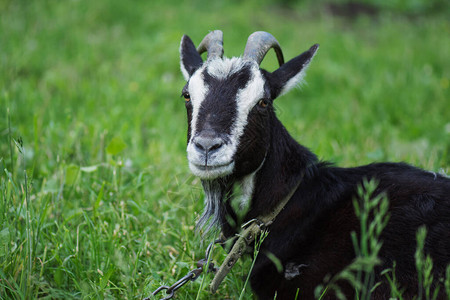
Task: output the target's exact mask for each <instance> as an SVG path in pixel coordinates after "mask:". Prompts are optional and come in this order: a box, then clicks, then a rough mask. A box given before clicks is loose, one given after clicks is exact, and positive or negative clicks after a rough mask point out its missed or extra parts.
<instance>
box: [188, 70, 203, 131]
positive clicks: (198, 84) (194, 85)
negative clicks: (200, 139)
mask: <svg viewBox="0 0 450 300" xmlns="http://www.w3.org/2000/svg"><path fill="white" fill-rule="evenodd" d="M203 69H204V68H203V67H202V68H200V69H199V70H197V71H196V72H195V73H194V74H193V75H192V77H191V79H190V81H189V94H190V95H191V104H192V120H191V136H194V135H195V132H196V126H197V119H198V112H199V110H200V107H201V104H202V102H203V100H205V96H206V94H207V93H208V87H207V86H206V85H205V83H204V81H203V78H202V72H203Z"/></svg>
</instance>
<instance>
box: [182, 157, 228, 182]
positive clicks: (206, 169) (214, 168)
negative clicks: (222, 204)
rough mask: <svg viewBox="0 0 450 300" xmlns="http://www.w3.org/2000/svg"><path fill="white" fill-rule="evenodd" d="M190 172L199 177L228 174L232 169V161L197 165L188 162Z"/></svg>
mask: <svg viewBox="0 0 450 300" xmlns="http://www.w3.org/2000/svg"><path fill="white" fill-rule="evenodd" d="M189 167H190V169H191V171H192V173H193V174H194V175H196V176H198V177H200V178H204V179H214V178H217V177H222V176H225V175H228V174H230V173H231V172H232V171H233V167H234V162H233V161H231V162H228V163H225V164H220V165H199V164H195V163H189Z"/></svg>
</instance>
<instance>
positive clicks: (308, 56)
mask: <svg viewBox="0 0 450 300" xmlns="http://www.w3.org/2000/svg"><path fill="white" fill-rule="evenodd" d="M317 49H319V45H318V44H315V45H313V46H312V47H311V48H309V50H308V51H305V52H303V53H302V54H300V55H299V56H297V57H294V58H293V59H291V60H290V61H288V62H287V63H285V64H284V65H282V66H281V67H280V68H278V69H277V70H276V71H274V72H273V73H272V74H271V76H270V77H271V78H270V83H271V84H270V85H271V89H272V96H273V98H274V99H275V98H276V97H278V96H279V95H283V94H285V93H287V92H288V91H290V90H291V89H292V88H294V87H295V86H297V85H299V84H301V82H302V81H303V77H304V76H305V74H306V69H307V68H308V65H309V63H310V62H311V60H312V59H313V57H314V55H315V54H316V51H317Z"/></svg>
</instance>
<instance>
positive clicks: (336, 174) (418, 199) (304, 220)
mask: <svg viewBox="0 0 450 300" xmlns="http://www.w3.org/2000/svg"><path fill="white" fill-rule="evenodd" d="M271 48H274V49H275V51H276V53H277V56H278V60H279V63H280V68H279V69H277V70H276V71H274V72H272V73H270V72H267V71H265V70H263V69H260V68H259V64H260V62H261V61H262V59H263V58H264V56H265V54H266V53H267V51H268V50H269V49H271ZM317 49H318V45H314V46H312V47H311V48H310V49H309V50H308V51H306V52H304V53H303V54H301V55H299V56H297V57H295V58H294V59H292V60H290V61H289V62H287V63H285V64H284V61H283V56H282V52H281V48H280V46H279V44H278V42H277V41H276V40H275V39H274V38H273V37H272V36H271V35H270V34H268V33H263V32H256V33H254V34H252V35H251V36H250V37H249V40H248V42H247V45H246V48H245V51H244V55H243V57H240V58H231V59H228V58H223V57H222V56H223V47H222V32H220V31H213V32H211V33H210V34H208V35H207V36H206V37H205V39H204V40H203V41H202V43H201V44H200V46H199V48H198V51H197V49H196V48H195V46H194V44H193V43H192V41H191V39H190V38H189V37H187V36H183V38H182V40H181V46H180V55H181V70H182V73H183V75H184V77H185V79H186V81H187V84H186V86H185V87H184V88H183V92H182V93H183V96H184V98H185V100H186V109H187V114H188V146H187V154H188V160H189V166H190V169H191V171H192V172H193V173H194V174H195V175H197V176H199V177H200V178H201V180H202V184H203V187H204V190H205V211H204V213H203V215H202V217H201V218H200V220H199V225H200V226H204V227H205V230H206V231H207V230H208V229H210V228H211V227H214V226H215V225H217V226H219V227H220V228H221V231H222V233H223V235H224V236H226V237H231V236H233V235H235V234H236V233H237V232H238V231H239V230H238V228H239V225H240V224H241V223H242V222H245V221H247V220H251V219H253V218H257V217H258V216H261V215H264V214H267V213H268V212H269V211H270V210H271V209H273V208H274V207H275V206H277V204H278V202H280V201H281V200H282V199H283V198H284V197H286V195H288V194H289V193H290V192H291V190H292V189H293V188H294V187H295V186H297V184H298V182H300V185H299V186H298V188H297V190H296V191H295V194H294V195H293V197H292V198H291V199H290V201H289V202H288V203H287V205H286V206H285V208H284V209H283V210H282V211H281V213H280V214H279V215H278V216H277V218H276V220H275V222H274V223H273V224H272V225H270V227H269V231H270V233H269V235H268V236H267V238H266V239H265V240H264V242H263V244H262V249H263V251H262V252H261V253H272V254H273V255H275V256H276V257H277V258H278V259H279V261H280V262H281V264H282V266H283V268H284V270H283V271H282V272H279V271H277V268H276V266H275V264H274V262H273V260H271V259H269V258H268V257H267V256H265V255H264V254H261V255H259V256H258V257H257V260H256V263H255V266H254V268H253V270H252V274H251V287H252V289H253V291H254V292H255V293H256V294H257V295H258V297H259V298H260V299H273V298H274V296H275V295H276V299H294V297H295V295H296V293H297V292H298V293H299V299H312V298H314V289H315V288H316V286H317V285H319V284H321V283H323V280H324V278H325V277H326V276H327V275H331V276H332V275H335V274H337V273H339V271H341V270H342V269H344V268H345V267H346V266H347V265H348V264H350V263H351V262H352V260H353V259H354V258H355V251H354V247H353V244H352V241H351V237H350V235H351V232H352V231H358V228H359V221H358V219H357V217H356V215H355V212H354V207H353V202H352V199H354V198H355V197H356V195H357V187H358V186H360V185H361V184H362V182H363V181H364V180H366V179H367V180H370V179H376V180H377V181H378V186H377V189H376V191H375V194H380V193H384V194H386V195H387V197H388V198H389V215H390V219H389V222H388V224H387V226H386V228H385V229H384V231H383V233H382V235H381V240H382V242H383V246H382V248H381V250H380V253H379V257H380V258H381V260H382V261H381V264H380V265H379V266H378V267H377V268H376V278H375V280H376V281H375V282H378V281H379V282H381V285H379V286H378V287H377V288H376V289H375V290H374V292H373V294H372V296H373V298H374V299H388V298H389V296H390V288H389V285H388V283H387V282H386V278H385V277H384V276H381V275H380V271H382V270H384V269H386V268H392V265H393V262H395V263H396V270H395V271H396V277H397V280H398V284H399V285H400V287H401V288H404V289H405V292H404V296H405V298H406V299H409V298H411V297H412V295H415V294H416V293H417V292H418V282H417V272H416V270H415V260H414V253H415V249H416V238H415V235H416V231H417V229H418V227H420V226H421V225H426V228H427V230H428V235H427V238H426V243H425V248H424V250H425V253H427V254H430V255H431V257H432V258H433V261H434V269H433V271H434V278H435V279H436V281H435V285H438V284H441V283H439V282H438V280H437V279H438V278H442V277H443V276H444V275H445V274H444V273H445V269H446V266H447V264H449V263H450V179H449V178H447V177H444V176H442V175H439V174H435V173H432V172H427V171H423V170H420V169H418V168H415V167H412V166H409V165H407V164H404V163H375V164H370V165H367V166H361V167H356V168H338V167H335V166H333V165H330V164H328V163H323V162H320V161H319V160H318V159H317V157H316V156H315V155H314V154H313V153H311V152H310V151H309V150H308V149H306V148H305V147H303V146H301V145H299V144H298V143H297V142H296V141H295V140H294V139H293V138H292V137H291V136H290V135H289V133H288V132H287V131H286V129H285V128H284V126H283V125H282V124H281V123H280V121H279V120H278V119H277V117H276V115H275V112H274V108H273V101H274V99H275V98H277V97H278V96H279V95H280V94H283V93H285V92H287V91H289V90H290V89H291V88H293V87H294V86H295V85H297V84H298V83H299V82H300V81H301V80H302V77H303V76H304V73H305V70H306V68H307V66H308V64H309V63H310V61H311V60H312V58H313V56H314V55H315V53H316V51H317ZM204 51H208V57H207V60H206V61H203V60H202V58H201V56H200V54H201V52H204ZM235 186H240V188H241V191H242V195H240V198H239V199H238V201H239V207H240V208H241V209H242V210H244V208H245V207H247V208H248V210H247V211H246V213H245V217H244V218H243V220H240V218H239V214H240V212H239V211H236V209H235V206H233V205H232V202H233V201H235V200H234V198H235V197H236V196H235V195H234V193H233V190H234V187H235ZM233 207H234V209H233ZM342 289H343V292H344V294H345V295H346V296H347V297H352V296H353V294H354V289H353V288H352V287H351V286H350V285H348V284H347V285H346V283H342ZM444 295H445V292H444V288H443V286H441V288H440V294H439V297H441V298H443V297H444ZM326 297H329V298H330V299H333V298H334V297H335V296H334V295H333V294H332V293H331V292H330V293H329V294H328V295H326Z"/></svg>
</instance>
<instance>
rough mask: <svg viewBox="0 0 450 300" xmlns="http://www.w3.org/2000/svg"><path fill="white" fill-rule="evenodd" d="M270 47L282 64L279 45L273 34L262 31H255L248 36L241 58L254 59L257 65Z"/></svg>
mask: <svg viewBox="0 0 450 300" xmlns="http://www.w3.org/2000/svg"><path fill="white" fill-rule="evenodd" d="M271 48H273V49H274V50H275V53H276V54H277V59H278V63H279V64H280V66H281V65H282V64H284V58H283V52H282V51H281V46H280V44H279V43H278V41H277V40H276V39H275V38H274V37H273V35H271V34H270V33H268V32H264V31H256V32H254V33H252V34H251V35H250V36H249V37H248V40H247V44H246V45H245V50H244V56H243V58H244V59H247V60H254V61H256V62H257V63H258V65H259V64H261V62H262V60H263V59H264V56H266V54H267V52H268V51H269V50H270V49H271Z"/></svg>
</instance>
